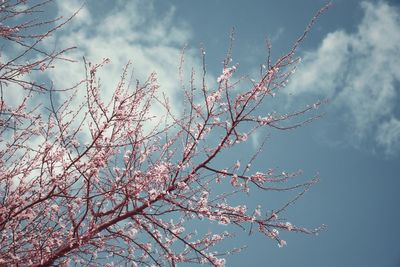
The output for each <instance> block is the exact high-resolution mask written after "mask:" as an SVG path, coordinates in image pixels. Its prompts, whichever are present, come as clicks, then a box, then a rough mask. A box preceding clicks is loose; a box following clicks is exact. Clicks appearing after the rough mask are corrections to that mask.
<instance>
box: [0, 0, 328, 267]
mask: <svg viewBox="0 0 400 267" xmlns="http://www.w3.org/2000/svg"><path fill="white" fill-rule="evenodd" d="M49 2H50V1H47V0H46V1H41V2H37V1H29V0H15V1H3V6H2V7H1V9H0V21H1V23H2V24H1V26H0V36H1V38H2V42H3V43H4V45H3V48H2V49H3V52H2V55H1V58H0V60H1V67H0V89H1V102H0V103H1V105H0V131H1V136H0V146H1V150H0V233H1V234H0V266H26V265H30V266H31V265H32V266H55V265H57V266H58V265H60V266H68V265H69V264H77V265H80V264H82V265H85V266H97V265H106V266H112V265H113V264H116V265H118V266H120V265H127V266H128V265H129V266H137V265H156V266H162V265H171V266H176V264H177V263H180V262H189V263H206V264H211V265H215V266H222V265H224V262H225V260H224V259H223V255H225V254H226V253H227V252H215V251H214V249H215V248H216V246H218V244H219V243H220V242H221V241H223V240H224V239H226V238H229V237H231V236H232V232H230V231H232V230H234V229H236V228H233V227H230V226H231V225H232V226H234V227H239V229H247V230H249V232H254V231H253V228H254V229H258V232H259V233H261V234H264V235H266V236H267V237H269V238H271V239H272V240H274V241H276V242H277V244H278V245H279V246H280V247H282V246H284V245H286V242H285V241H284V240H283V239H281V238H280V236H279V230H284V231H293V232H302V233H306V234H315V233H317V232H318V231H320V229H321V228H317V229H314V230H308V229H306V228H303V227H298V226H295V225H293V224H291V223H289V222H287V221H284V220H282V219H280V217H279V215H280V214H281V213H283V212H284V211H285V210H286V208H287V207H288V206H289V205H291V204H292V203H294V202H295V201H296V200H297V199H298V198H299V197H300V196H302V195H303V194H304V193H305V192H306V191H307V190H308V189H309V187H310V186H311V185H313V184H314V183H315V182H317V180H318V177H315V178H312V179H311V180H309V181H306V182H300V183H297V184H293V182H292V180H293V179H294V178H295V177H297V176H298V175H299V174H301V172H299V171H296V172H291V173H290V172H281V173H278V172H277V171H276V170H273V169H266V170H258V171H257V170H253V169H252V167H251V163H252V162H253V161H254V160H255V159H256V157H257V156H258V154H259V152H260V151H261V148H260V149H259V150H258V151H256V152H255V153H254V155H249V160H248V161H247V162H246V163H244V164H243V163H242V164H241V163H240V162H239V161H234V162H232V163H231V164H230V165H229V166H222V167H221V166H219V164H217V160H218V159H219V158H220V157H222V156H223V155H226V153H229V151H231V149H232V148H234V147H236V146H238V145H240V143H246V142H248V137H249V136H250V135H252V134H254V133H255V132H257V131H258V130H259V129H260V128H263V127H271V128H274V129H277V130H287V129H292V128H296V127H298V126H301V125H303V124H305V123H309V122H311V121H312V120H314V119H315V118H317V117H318V115H312V114H311V115H309V116H307V114H309V113H310V112H313V110H314V109H315V108H316V107H317V106H319V105H320V104H321V103H320V102H317V103H315V104H314V105H311V106H307V107H305V108H304V109H302V110H299V111H296V112H293V113H290V114H278V113H271V114H265V113H264V112H263V110H262V104H263V103H264V102H265V101H267V100H268V101H270V98H272V97H273V96H274V94H275V93H276V92H277V91H278V90H279V89H281V88H283V87H284V86H285V84H286V81H287V80H288V79H289V77H290V76H291V75H292V73H293V71H294V69H295V68H296V64H297V63H298V62H299V58H298V57H297V56H296V55H295V52H296V50H297V47H298V45H299V44H300V43H301V42H302V41H303V39H304V38H305V36H306V35H307V33H308V32H309V30H310V27H311V26H312V24H313V23H314V22H315V20H316V19H317V17H318V16H319V15H320V14H321V13H322V12H323V11H324V10H325V9H326V8H327V7H328V6H326V7H324V8H323V9H321V10H320V11H319V12H318V13H317V14H316V16H315V17H314V18H313V19H312V21H311V22H310V24H309V25H308V27H307V28H306V30H305V32H304V33H303V34H302V35H301V36H300V38H299V39H298V40H297V41H296V42H295V43H294V45H293V46H292V48H291V50H290V51H289V52H288V53H287V54H285V55H284V56H282V57H280V58H279V59H278V60H276V61H275V62H272V61H271V59H270V57H269V56H268V59H267V60H266V62H265V63H264V65H262V67H261V70H260V77H259V78H258V79H257V80H251V79H248V78H247V77H239V78H237V79H233V75H234V74H235V71H236V69H237V67H238V66H237V65H231V49H229V51H228V53H227V56H226V59H225V61H224V64H223V71H222V74H221V75H220V76H219V77H218V80H217V81H216V82H215V84H213V85H208V84H207V83H206V79H205V77H206V65H205V52H204V51H202V53H201V56H202V59H203V69H202V70H201V71H202V77H203V79H202V84H201V88H200V89H196V88H195V82H194V80H193V79H191V81H190V82H189V84H188V85H186V86H183V89H182V99H183V101H184V107H185V108H184V110H183V112H182V114H178V115H177V114H174V113H173V112H172V110H171V108H170V104H169V102H168V99H166V98H165V97H163V95H162V94H161V93H160V92H158V88H159V85H158V83H157V76H156V74H155V73H152V74H151V75H150V76H149V78H148V79H147V80H146V81H145V82H143V83H141V82H139V81H137V82H136V83H132V79H131V78H130V76H129V74H130V64H127V65H126V66H125V68H124V71H123V74H122V76H121V79H120V82H119V84H118V85H117V86H116V88H115V90H114V92H113V95H112V98H111V99H107V100H105V99H102V98H101V96H100V90H101V89H100V88H101V87H100V82H99V79H98V74H97V73H98V70H99V69H100V68H102V66H103V65H104V64H107V63H108V62H109V60H108V59H105V60H104V61H103V62H101V63H99V64H93V63H90V62H87V61H86V60H84V64H85V67H86V77H83V80H82V81H81V82H79V81H77V85H76V86H73V87H72V88H68V89H60V88H53V86H52V83H51V82H50V81H46V80H45V79H44V78H43V77H45V74H46V71H47V69H48V68H52V67H54V66H56V65H57V64H62V62H63V61H64V60H68V59H67V58H65V57H64V56H63V55H64V54H65V52H66V51H68V50H69V49H73V48H66V49H61V50H57V51H56V50H54V51H47V50H46V49H45V48H44V47H43V46H41V43H42V41H43V40H45V39H46V38H48V37H50V36H51V35H52V34H53V32H54V31H56V30H58V29H59V28H61V27H62V26H63V25H64V24H65V23H67V22H68V21H69V20H70V19H72V17H73V16H72V17H71V18H69V19H66V20H63V19H62V18H55V19H46V18H43V17H41V15H40V14H41V13H40V12H39V11H40V10H42V9H44V8H46V6H47V5H48V3H49ZM232 39H233V38H232ZM270 50H271V46H268V55H270V52H271V51H270ZM26 60H29V61H30V62H26ZM183 60H184V53H183V52H182V58H181V67H180V69H179V75H180V76H181V77H182V64H183V63H182V62H183ZM41 74H42V75H43V76H40V75H41ZM182 80H183V79H182ZM80 85H84V88H82V87H81V86H80ZM10 90H18V92H20V93H21V94H23V95H24V98H23V99H22V100H21V102H20V103H15V102H10V100H9V99H8V100H7V99H6V98H5V97H3V96H4V95H5V94H7V93H9V92H10ZM83 92H84V94H85V98H84V99H83V100H82V99H79V98H78V97H77V95H78V94H82V93H83ZM35 95H40V96H41V98H47V99H49V101H43V102H42V103H39V104H37V103H36V102H35V101H33V100H32V99H33V96H35ZM59 95H64V96H65V95H67V96H68V97H67V98H66V100H65V101H64V102H63V103H58V102H57V101H56V99H58V96H59ZM14 101H15V100H14ZM46 103H48V104H46ZM154 105H158V106H159V107H162V108H163V110H164V113H165V115H163V116H161V117H155V116H154V113H153V112H152V107H153V106H154ZM305 116H306V117H305ZM282 183H285V185H284V186H282V185H281V184H282ZM271 190H275V191H285V190H296V191H297V192H298V193H297V194H296V197H295V198H294V199H292V200H289V201H288V202H287V203H286V204H285V205H284V206H282V207H280V208H278V209H275V210H273V211H272V210H271V211H267V210H265V208H261V206H259V207H256V208H254V209H253V208H252V209H250V208H247V207H246V205H245V204H246V203H241V204H239V205H233V204H231V203H232V200H236V202H237V200H238V198H237V196H240V195H241V194H245V195H247V194H251V193H252V192H254V191H266V192H268V191H271ZM199 221H201V222H203V223H204V222H206V223H208V222H211V221H213V222H216V223H218V224H220V225H227V228H226V229H229V231H224V232H222V233H212V232H205V233H202V232H201V231H200V230H199V232H197V233H196V231H195V230H193V231H192V230H190V227H191V226H193V222H199ZM216 228H218V227H216ZM233 250H234V251H240V248H239V249H233Z"/></svg>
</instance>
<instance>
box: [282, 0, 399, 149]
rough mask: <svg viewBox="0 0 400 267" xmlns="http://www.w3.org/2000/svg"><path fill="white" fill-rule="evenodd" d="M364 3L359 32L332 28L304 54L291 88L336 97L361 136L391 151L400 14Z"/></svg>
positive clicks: (335, 102)
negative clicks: (315, 45) (314, 49)
mask: <svg viewBox="0 0 400 267" xmlns="http://www.w3.org/2000/svg"><path fill="white" fill-rule="evenodd" d="M361 7H362V9H363V11H364V17H363V19H362V21H361V22H360V24H359V25H358V28H357V31H356V32H354V33H347V32H345V31H343V30H338V31H335V32H332V33H329V34H328V35H327V36H326V37H325V39H324V40H323V42H322V44H321V45H320V46H319V48H318V49H317V50H316V51H310V52H307V53H305V54H304V57H303V63H302V65H301V66H300V68H299V72H297V73H296V75H295V76H294V78H293V81H292V82H291V83H290V85H289V87H288V88H287V89H288V90H287V92H289V93H291V94H293V95H299V94H303V93H312V94H317V95H319V96H322V97H326V98H329V99H331V100H332V103H333V106H334V107H337V108H339V110H340V112H342V113H347V114H346V115H344V114H343V116H344V118H345V119H346V121H347V122H348V125H349V128H348V129H349V130H350V131H351V132H352V133H354V134H355V136H356V137H357V138H358V139H359V140H363V139H365V138H367V137H368V136H375V137H374V139H375V140H376V142H377V144H378V145H381V146H383V147H384V148H385V150H386V151H389V150H388V149H389V147H390V146H391V145H393V142H397V141H395V140H398V139H399V137H400V132H399V130H398V128H396V127H389V125H392V126H395V125H396V124H395V122H396V121H398V118H393V116H394V114H393V113H394V109H395V106H396V104H397V102H398V100H399V88H396V83H398V82H399V81H400V71H399V70H400V15H399V11H398V10H397V9H395V8H394V7H392V6H389V5H388V4H386V3H384V2H379V3H370V2H362V3H361ZM343 108H344V109H343ZM382 138H389V139H388V140H386V141H385V140H384V139H382Z"/></svg>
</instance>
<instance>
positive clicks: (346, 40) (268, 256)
mask: <svg viewBox="0 0 400 267" xmlns="http://www.w3.org/2000/svg"><path fill="white" fill-rule="evenodd" d="M324 4H325V1H320V0H303V1H289V0H281V1H278V0H276V1H272V0H271V1H261V0H260V1H246V2H245V1H227V0H213V1H211V0H210V1H177V0H175V1H106V0H99V1H91V0H88V1H87V4H86V5H85V6H84V7H83V9H82V10H81V12H80V13H79V14H78V15H77V17H76V18H75V19H74V20H73V21H72V22H71V23H70V24H69V25H68V26H67V27H65V28H64V29H63V30H62V31H61V32H59V33H58V35H56V36H55V37H54V38H52V39H51V40H48V43H47V45H49V46H52V45H61V44H62V45H63V46H68V45H77V46H78V49H77V50H75V51H74V52H73V53H71V54H70V56H71V57H73V58H76V59H80V58H81V56H85V57H87V58H89V59H90V60H92V61H98V60H100V59H101V58H104V57H108V58H110V59H111V62H112V63H111V64H109V65H108V66H107V67H106V69H105V70H104V73H103V75H106V77H104V78H102V81H103V83H104V87H107V86H112V84H115V81H117V80H118V78H119V76H120V72H121V70H122V67H123V65H124V64H126V63H127V61H129V60H131V61H132V63H133V66H134V69H135V74H136V75H137V76H138V78H142V79H144V78H145V77H146V76H148V75H149V73H150V72H151V71H156V72H157V73H158V77H159V82H160V84H161V85H162V86H161V90H163V91H165V92H166V93H167V95H169V96H170V97H173V96H174V95H176V94H177V90H179V86H177V75H178V73H177V65H178V63H179V55H180V51H181V49H182V47H183V46H184V45H185V44H186V45H187V49H186V66H188V68H191V67H192V66H193V67H194V68H199V67H200V56H199V55H200V52H199V48H200V46H204V48H205V49H206V58H207V66H208V68H209V72H210V73H209V76H208V77H207V79H208V80H209V81H215V80H216V77H218V75H219V74H220V72H221V68H222V64H221V62H222V61H223V59H224V56H225V52H226V50H227V47H228V45H229V40H228V35H229V33H230V31H231V30H232V28H233V27H234V28H235V33H236V38H235V42H234V49H233V60H234V62H235V63H236V62H238V63H240V68H239V73H240V74H245V73H247V74H250V75H255V73H256V71H257V70H258V68H259V66H260V64H262V63H263V61H264V59H265V57H266V55H267V52H266V49H265V39H266V37H269V38H270V39H271V41H272V45H273V47H272V56H273V58H277V57H279V56H280V55H282V54H283V53H284V52H285V51H287V50H288V49H289V48H290V47H291V45H292V44H293V42H294V41H295V40H296V38H297V37H298V36H299V35H300V34H301V33H302V32H303V30H304V28H305V27H306V25H307V23H308V22H309V20H310V19H311V18H312V17H313V15H314V14H315V13H316V11H317V10H318V9H319V8H321V7H322V6H323V5H324ZM80 5H81V1H78V0H73V1H58V2H57V10H58V11H57V12H59V14H62V15H68V14H71V12H73V11H75V10H77V9H78V8H79V7H80ZM298 55H299V56H301V57H302V63H301V64H300V65H299V67H298V69H297V72H296V74H295V75H294V76H293V78H292V80H291V81H290V82H289V84H288V86H287V88H285V89H284V90H283V91H282V92H281V96H280V97H278V98H277V100H276V101H277V102H276V103H275V104H274V105H273V106H271V108H274V109H281V110H294V109H296V107H301V106H304V105H306V104H312V103H314V102H315V101H317V100H320V99H327V100H328V101H329V104H327V105H324V106H323V107H321V109H320V110H319V111H320V113H323V114H324V116H323V118H322V119H320V120H318V121H316V122H314V123H313V124H311V125H307V126H304V127H302V128H300V129H296V130H294V131H287V132H279V131H268V132H266V134H270V135H271V137H270V139H269V141H268V143H267V145H266V149H264V152H263V153H262V154H261V155H260V159H259V160H258V161H257V162H256V163H255V165H256V166H255V168H257V167H258V168H265V167H266V166H267V167H269V166H271V167H277V168H282V169H289V170H296V169H299V168H301V169H303V170H304V173H305V175H308V176H313V175H314V174H316V173H319V175H320V177H321V181H320V183H319V184H317V185H316V186H314V188H312V190H311V191H310V192H308V193H307V194H306V196H305V197H304V198H302V199H301V200H300V201H299V202H298V203H297V204H296V205H294V206H293V207H292V208H290V209H289V210H288V212H287V213H286V215H287V217H288V218H290V221H293V222H294V223H296V224H297V225H304V226H310V227H316V226H318V225H320V224H326V225H328V228H327V229H326V230H325V231H323V232H322V233H321V234H320V235H318V236H304V235H298V234H287V233H285V236H284V238H285V240H287V241H288V246H287V247H285V248H284V249H279V248H278V247H277V246H276V243H274V242H272V241H271V240H269V239H267V238H265V237H263V236H259V235H253V236H250V237H248V236H246V235H245V234H244V233H238V237H237V238H236V239H234V240H233V241H230V242H234V246H239V245H247V246H248V249H247V250H245V251H244V252H242V253H241V254H237V255H232V256H231V257H229V258H227V266H245V265H247V266H282V267H285V266H298V267H302V266H327V267H330V266H366V267H368V266H371V267H372V266H388V267H391V266H393V267H398V266H400V246H399V245H398V244H399V243H398V242H399V241H398V239H399V238H400V228H399V227H398V224H399V222H400V209H399V204H400V193H399V189H400V180H399V178H400V175H399V172H400V165H399V162H400V161H399V160H400V105H399V104H398V103H399V98H400V97H399V94H400V88H399V86H400V83H399V82H400V71H399V69H400V3H398V2H397V1H356V0H336V1H333V5H332V7H331V8H330V9H329V10H328V11H327V12H326V13H325V14H324V15H323V16H322V17H320V19H319V20H318V22H317V23H316V25H315V26H314V27H313V29H312V31H311V33H310V35H309V36H308V37H307V39H306V40H305V42H304V43H303V44H302V46H301V48H300V50H299V54H298ZM82 67H83V66H82V64H74V65H69V64H64V65H60V66H57V68H56V69H55V70H54V71H53V73H52V74H51V75H52V77H51V78H52V79H53V80H54V81H55V85H56V86H59V87H63V86H68V85H70V84H68V83H70V82H71V81H78V80H79V79H81V78H82V76H81V75H82ZM65 77H69V79H65ZM108 93H109V92H108ZM108 93H107V92H104V94H105V95H107V94H108ZM175 108H176V109H177V110H178V109H179V103H176V106H175ZM266 108H269V107H266ZM155 112H157V111H155ZM252 144H253V145H252V146H249V147H248V148H247V149H248V151H249V153H250V152H251V151H252V150H253V149H254V148H255V147H256V146H257V144H259V140H258V138H257V137H254V138H253V140H252ZM232 156H233V157H236V156H237V157H239V155H232ZM267 194H269V193H267ZM257 197H258V196H257ZM281 198H283V196H278V195H275V194H272V195H268V196H267V197H266V198H265V199H266V200H267V201H269V202H270V203H271V205H272V206H273V205H275V204H276V203H275V202H277V203H278V202H279V201H281ZM250 201H252V202H251V203H249V205H254V204H255V203H256V202H261V203H263V202H264V201H265V200H264V198H260V199H254V198H253V199H252V200H250ZM266 206H268V203H266ZM272 208H274V207H271V209H272ZM226 245H230V244H229V243H228V244H226Z"/></svg>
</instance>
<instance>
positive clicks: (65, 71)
mask: <svg viewBox="0 0 400 267" xmlns="http://www.w3.org/2000/svg"><path fill="white" fill-rule="evenodd" d="M57 3H58V10H59V14H60V15H63V16H64V17H67V16H69V15H71V14H73V13H74V12H76V10H78V9H79V8H80V7H82V1H78V0H74V1H58V2H57ZM92 4H93V5H92ZM95 5H96V3H89V2H88V4H87V5H84V6H83V7H82V9H81V10H80V11H79V13H78V16H77V18H76V19H73V20H72V21H71V22H70V23H69V24H68V25H67V27H65V28H63V29H62V30H61V31H60V32H59V33H58V35H56V37H55V38H53V39H52V40H51V44H50V42H49V46H52V45H62V46H63V47H65V46H67V47H69V46H77V47H78V48H77V49H76V50H75V51H74V52H72V53H70V54H69V58H73V59H75V60H77V61H78V62H79V63H71V64H68V63H63V64H58V65H57V66H56V68H55V69H54V70H52V74H51V79H52V80H53V81H54V83H55V85H56V86H57V87H60V88H67V87H70V86H72V85H73V82H77V81H79V80H82V79H83V78H84V76H83V74H84V66H83V63H82V57H83V56H84V57H85V58H86V59H87V60H89V61H91V62H94V63H98V62H101V61H102V59H104V58H109V59H110V60H111V63H110V64H107V65H106V66H105V67H104V68H103V69H102V70H101V71H100V73H99V74H100V75H99V76H100V78H101V83H102V88H103V90H102V96H103V97H104V98H106V99H107V98H108V97H111V94H112V93H113V90H114V88H115V86H116V85H117V83H118V80H119V78H120V76H121V72H122V68H123V67H124V66H125V65H126V64H127V63H128V61H131V62H132V66H133V69H134V76H135V79H139V80H140V81H142V82H143V81H145V80H146V79H147V78H148V76H149V75H150V74H151V73H152V72H156V73H157V78H158V82H159V84H160V86H161V89H160V90H161V91H162V92H163V93H165V94H166V95H167V96H168V97H169V98H170V99H171V102H172V108H175V109H178V110H179V105H180V104H181V102H182V101H175V102H173V100H174V96H176V94H178V93H180V89H181V87H180V84H179V77H178V65H179V62H180V56H181V50H182V48H183V47H184V46H185V44H187V43H188V42H189V41H190V39H191V37H192V32H191V29H190V28H189V27H188V26H187V24H186V23H185V22H184V21H179V20H176V18H175V16H174V14H175V8H174V6H172V5H171V6H170V7H169V9H167V10H165V11H164V12H161V14H160V11H158V10H156V9H155V1H145V2H144V1H136V0H134V1H115V2H113V4H108V5H107V7H111V8H110V9H108V10H102V11H101V12H98V8H103V9H104V8H105V6H100V4H99V6H95ZM100 13H101V14H102V15H99V14H100ZM199 54H200V53H199V51H198V50H196V49H187V50H186V52H185V63H186V70H187V72H186V77H189V76H190V75H189V74H190V71H189V70H190V68H192V67H194V68H197V69H198V70H200V69H201V68H200V63H201V62H200V58H199V57H198V55H199ZM65 77H68V79H66V78H65Z"/></svg>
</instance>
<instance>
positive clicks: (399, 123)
mask: <svg viewBox="0 0 400 267" xmlns="http://www.w3.org/2000/svg"><path fill="white" fill-rule="evenodd" d="M376 141H377V142H378V144H380V145H382V146H383V147H385V148H386V152H387V153H388V154H392V153H395V151H396V150H397V149H399V148H400V120H398V119H396V118H391V119H390V120H388V121H385V122H384V123H382V124H380V125H379V129H378V134H377V136H376Z"/></svg>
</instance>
